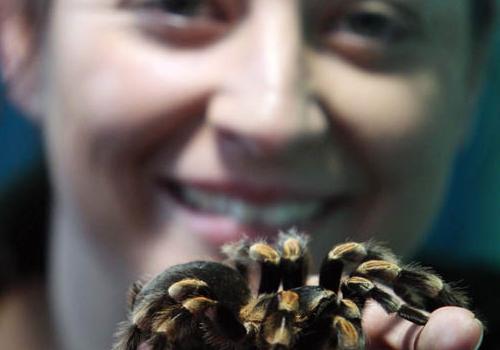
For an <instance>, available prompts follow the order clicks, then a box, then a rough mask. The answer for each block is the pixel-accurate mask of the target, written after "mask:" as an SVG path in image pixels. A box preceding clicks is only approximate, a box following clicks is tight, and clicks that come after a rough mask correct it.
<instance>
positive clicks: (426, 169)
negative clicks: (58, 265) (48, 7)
mask: <svg viewBox="0 0 500 350" xmlns="http://www.w3.org/2000/svg"><path fill="white" fill-rule="evenodd" d="M468 16H469V13H468V2H467V1H465V0H461V1H457V0H440V1H436V0H418V1H417V0H396V1H382V0H380V1H379V0H366V1H352V0H349V1H348V0H345V1H344V0H335V1H326V0H325V1H323V0H314V1H310V0H308V1H299V0H123V1H118V0H59V1H57V2H56V4H55V6H54V9H53V13H52V17H51V26H50V30H49V32H48V34H47V41H46V44H45V46H44V49H43V52H42V63H43V65H42V66H43V68H44V72H45V73H44V74H46V76H45V77H44V79H43V81H44V86H43V88H42V89H41V92H40V95H41V100H42V101H43V108H44V110H43V114H44V115H45V119H44V129H45V135H46V140H47V144H48V149H49V154H50V161H51V165H52V169H53V176H54V179H55V191H56V201H57V207H56V216H57V215H58V213H62V212H64V213H65V215H67V216H69V217H72V218H73V219H74V220H75V222H77V223H78V224H77V225H76V226H78V227H80V228H81V229H82V230H81V232H84V234H85V235H86V237H90V239H91V240H93V241H94V242H97V243H98V244H100V245H102V244H105V245H106V246H111V247H113V249H110V252H111V253H112V254H118V255H120V256H122V257H125V258H126V261H128V262H129V263H130V264H131V266H132V267H133V269H134V270H137V271H156V270H159V269H162V268H163V267H164V266H165V265H166V264H171V263H175V262H180V261H184V260H191V259H194V258H199V257H200V256H201V257H207V256H213V255H216V254H217V252H218V246H219V245H220V244H221V243H224V242H227V241H232V240H236V239H238V238H239V237H240V236H241V235H242V234H246V235H248V236H250V237H254V236H262V235H273V234H275V233H276V232H277V230H278V229H287V228H290V227H292V226H296V227H298V228H299V229H302V230H305V231H306V232H309V233H310V234H312V236H313V247H314V249H315V250H316V252H317V254H324V253H326V251H327V250H328V249H329V248H330V246H331V245H332V244H334V243H335V242H336V241H339V240H344V239H345V237H350V238H352V239H357V240H364V239H368V238H370V237H372V236H375V237H376V238H377V239H381V240H383V241H387V242H389V243H390V244H391V245H392V246H393V247H395V248H396V250H397V251H398V253H404V252H407V251H409V250H410V249H411V248H412V247H414V246H415V245H416V244H417V242H418V240H419V236H421V234H422V232H423V231H425V229H426V228H427V226H428V224H429V222H430V220H431V218H432V215H433V214H434V213H435V211H436V209H437V206H438V204H439V201H440V198H441V197H442V194H443V188H444V186H445V180H446V178H447V175H448V169H449V167H450V163H451V162H452V160H453V155H454V153H455V152H456V150H457V147H458V146H459V145H460V142H461V141H462V137H463V132H464V129H465V127H466V123H467V120H466V116H467V114H468V102H469V93H470V91H469V90H470V87H469V86H468V84H469V80H468V79H469V78H470V76H468V70H467V69H468V66H467V65H468V60H469V56H468V52H469V41H468V33H469V30H470V29H469V23H468V19H469V17H468ZM61 215H62V214H61Z"/></svg>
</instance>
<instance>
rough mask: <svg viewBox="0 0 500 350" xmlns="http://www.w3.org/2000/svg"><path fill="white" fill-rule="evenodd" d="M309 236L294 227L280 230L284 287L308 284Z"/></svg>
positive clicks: (279, 240)
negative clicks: (283, 230)
mask: <svg viewBox="0 0 500 350" xmlns="http://www.w3.org/2000/svg"><path fill="white" fill-rule="evenodd" d="M307 243H308V239H307V237H305V236H303V235H301V234H299V233H298V232H297V231H296V230H294V229H292V230H290V231H288V232H286V233H284V232H280V235H279V238H278V247H279V251H280V253H281V270H282V274H283V276H282V278H283V289H284V290H288V289H292V288H298V287H300V286H303V285H305V284H306V279H307V274H308V271H309V255H308V251H307Z"/></svg>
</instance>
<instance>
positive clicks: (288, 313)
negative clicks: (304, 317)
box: [260, 291, 299, 350]
mask: <svg viewBox="0 0 500 350" xmlns="http://www.w3.org/2000/svg"><path fill="white" fill-rule="evenodd" d="M298 311H299V295H298V294H297V293H295V292H293V291H282V292H279V293H277V294H276V295H275V296H274V297H273V299H272V301H271V302H270V304H269V306H268V309H267V311H266V316H265V318H264V321H263V324H262V327H261V333H260V339H261V341H262V342H263V343H264V344H263V345H264V348H268V349H276V350H278V349H292V348H293V346H294V343H295V332H294V325H295V323H294V320H295V316H296V314H297V312H298Z"/></svg>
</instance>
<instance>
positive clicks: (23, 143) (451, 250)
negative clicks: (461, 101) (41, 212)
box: [0, 26, 500, 270]
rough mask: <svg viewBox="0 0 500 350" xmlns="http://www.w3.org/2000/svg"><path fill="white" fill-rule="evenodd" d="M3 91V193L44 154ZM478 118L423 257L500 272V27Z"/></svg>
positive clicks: (0, 115) (0, 106)
mask: <svg viewBox="0 0 500 350" xmlns="http://www.w3.org/2000/svg"><path fill="white" fill-rule="evenodd" d="M497 27H498V26H497ZM3 89H4V87H2V91H0V101H1V104H0V192H1V191H2V190H4V189H6V188H7V187H8V186H9V184H10V183H11V182H12V181H13V180H15V179H16V177H18V176H19V174H22V173H23V172H24V171H25V170H26V168H28V167H29V166H30V165H31V164H33V163H34V162H36V161H37V160H39V159H40V155H41V140H40V135H39V133H38V131H37V128H36V127H35V126H34V125H31V124H30V123H29V122H28V121H26V120H25V119H24V118H22V117H21V116H20V113H19V111H17V110H16V109H15V108H14V107H13V106H12V105H10V104H9V103H8V102H7V101H6V99H5V96H4V95H5V91H4V90H3ZM475 113H476V114H477V118H476V119H475V120H476V124H475V129H474V131H473V135H472V137H471V139H470V143H468V144H467V145H465V147H464V149H463V152H462V153H461V154H460V156H459V157H458V159H457V162H456V165H455V171H454V175H453V178H452V181H451V184H450V186H451V188H450V191H449V195H448V197H447V200H446V203H445V205H444V207H443V209H442V212H441V215H440V216H439V217H438V218H437V220H436V222H435V225H434V227H433V229H432V230H431V232H429V235H428V238H427V242H426V244H425V245H424V246H423V247H422V251H421V253H420V255H421V256H424V257H426V258H427V259H429V260H433V259H437V258H438V257H439V258H440V259H441V261H442V260H443V259H442V258H443V254H446V257H447V258H446V259H445V260H446V261H448V262H449V263H450V264H453V263H455V262H458V261H461V262H462V263H461V265H462V264H464V261H473V262H474V264H475V265H477V264H480V265H482V267H483V268H487V269H492V270H500V28H497V30H496V34H495V38H494V46H493V50H492V54H491V57H490V59H489V64H488V70H487V73H486V84H485V86H484V89H483V91H482V92H481V95H480V98H479V101H478V106H477V109H476V112H475ZM0 234H1V233H0ZM466 264H467V263H466Z"/></svg>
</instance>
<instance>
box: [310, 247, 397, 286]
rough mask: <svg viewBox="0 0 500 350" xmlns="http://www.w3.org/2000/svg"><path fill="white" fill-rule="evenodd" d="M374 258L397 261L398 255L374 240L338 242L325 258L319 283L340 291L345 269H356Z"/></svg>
mask: <svg viewBox="0 0 500 350" xmlns="http://www.w3.org/2000/svg"><path fill="white" fill-rule="evenodd" d="M373 259H378V260H385V261H390V262H394V263H397V259H396V257H395V256H394V254H392V252H391V251H390V250H389V249H387V248H385V247H384V246H382V245H379V244H376V243H374V242H372V241H368V242H365V243H357V242H347V243H342V244H338V245H336V246H334V247H333V248H332V250H330V252H329V253H328V255H327V256H326V257H325V259H323V262H322V264H321V268H320V273H319V285H320V286H322V287H323V288H327V289H330V290H332V291H334V292H338V291H339V287H340V281H341V278H342V273H343V272H345V271H344V270H351V271H352V270H355V269H356V267H358V265H359V264H361V263H363V262H364V261H366V260H373Z"/></svg>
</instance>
